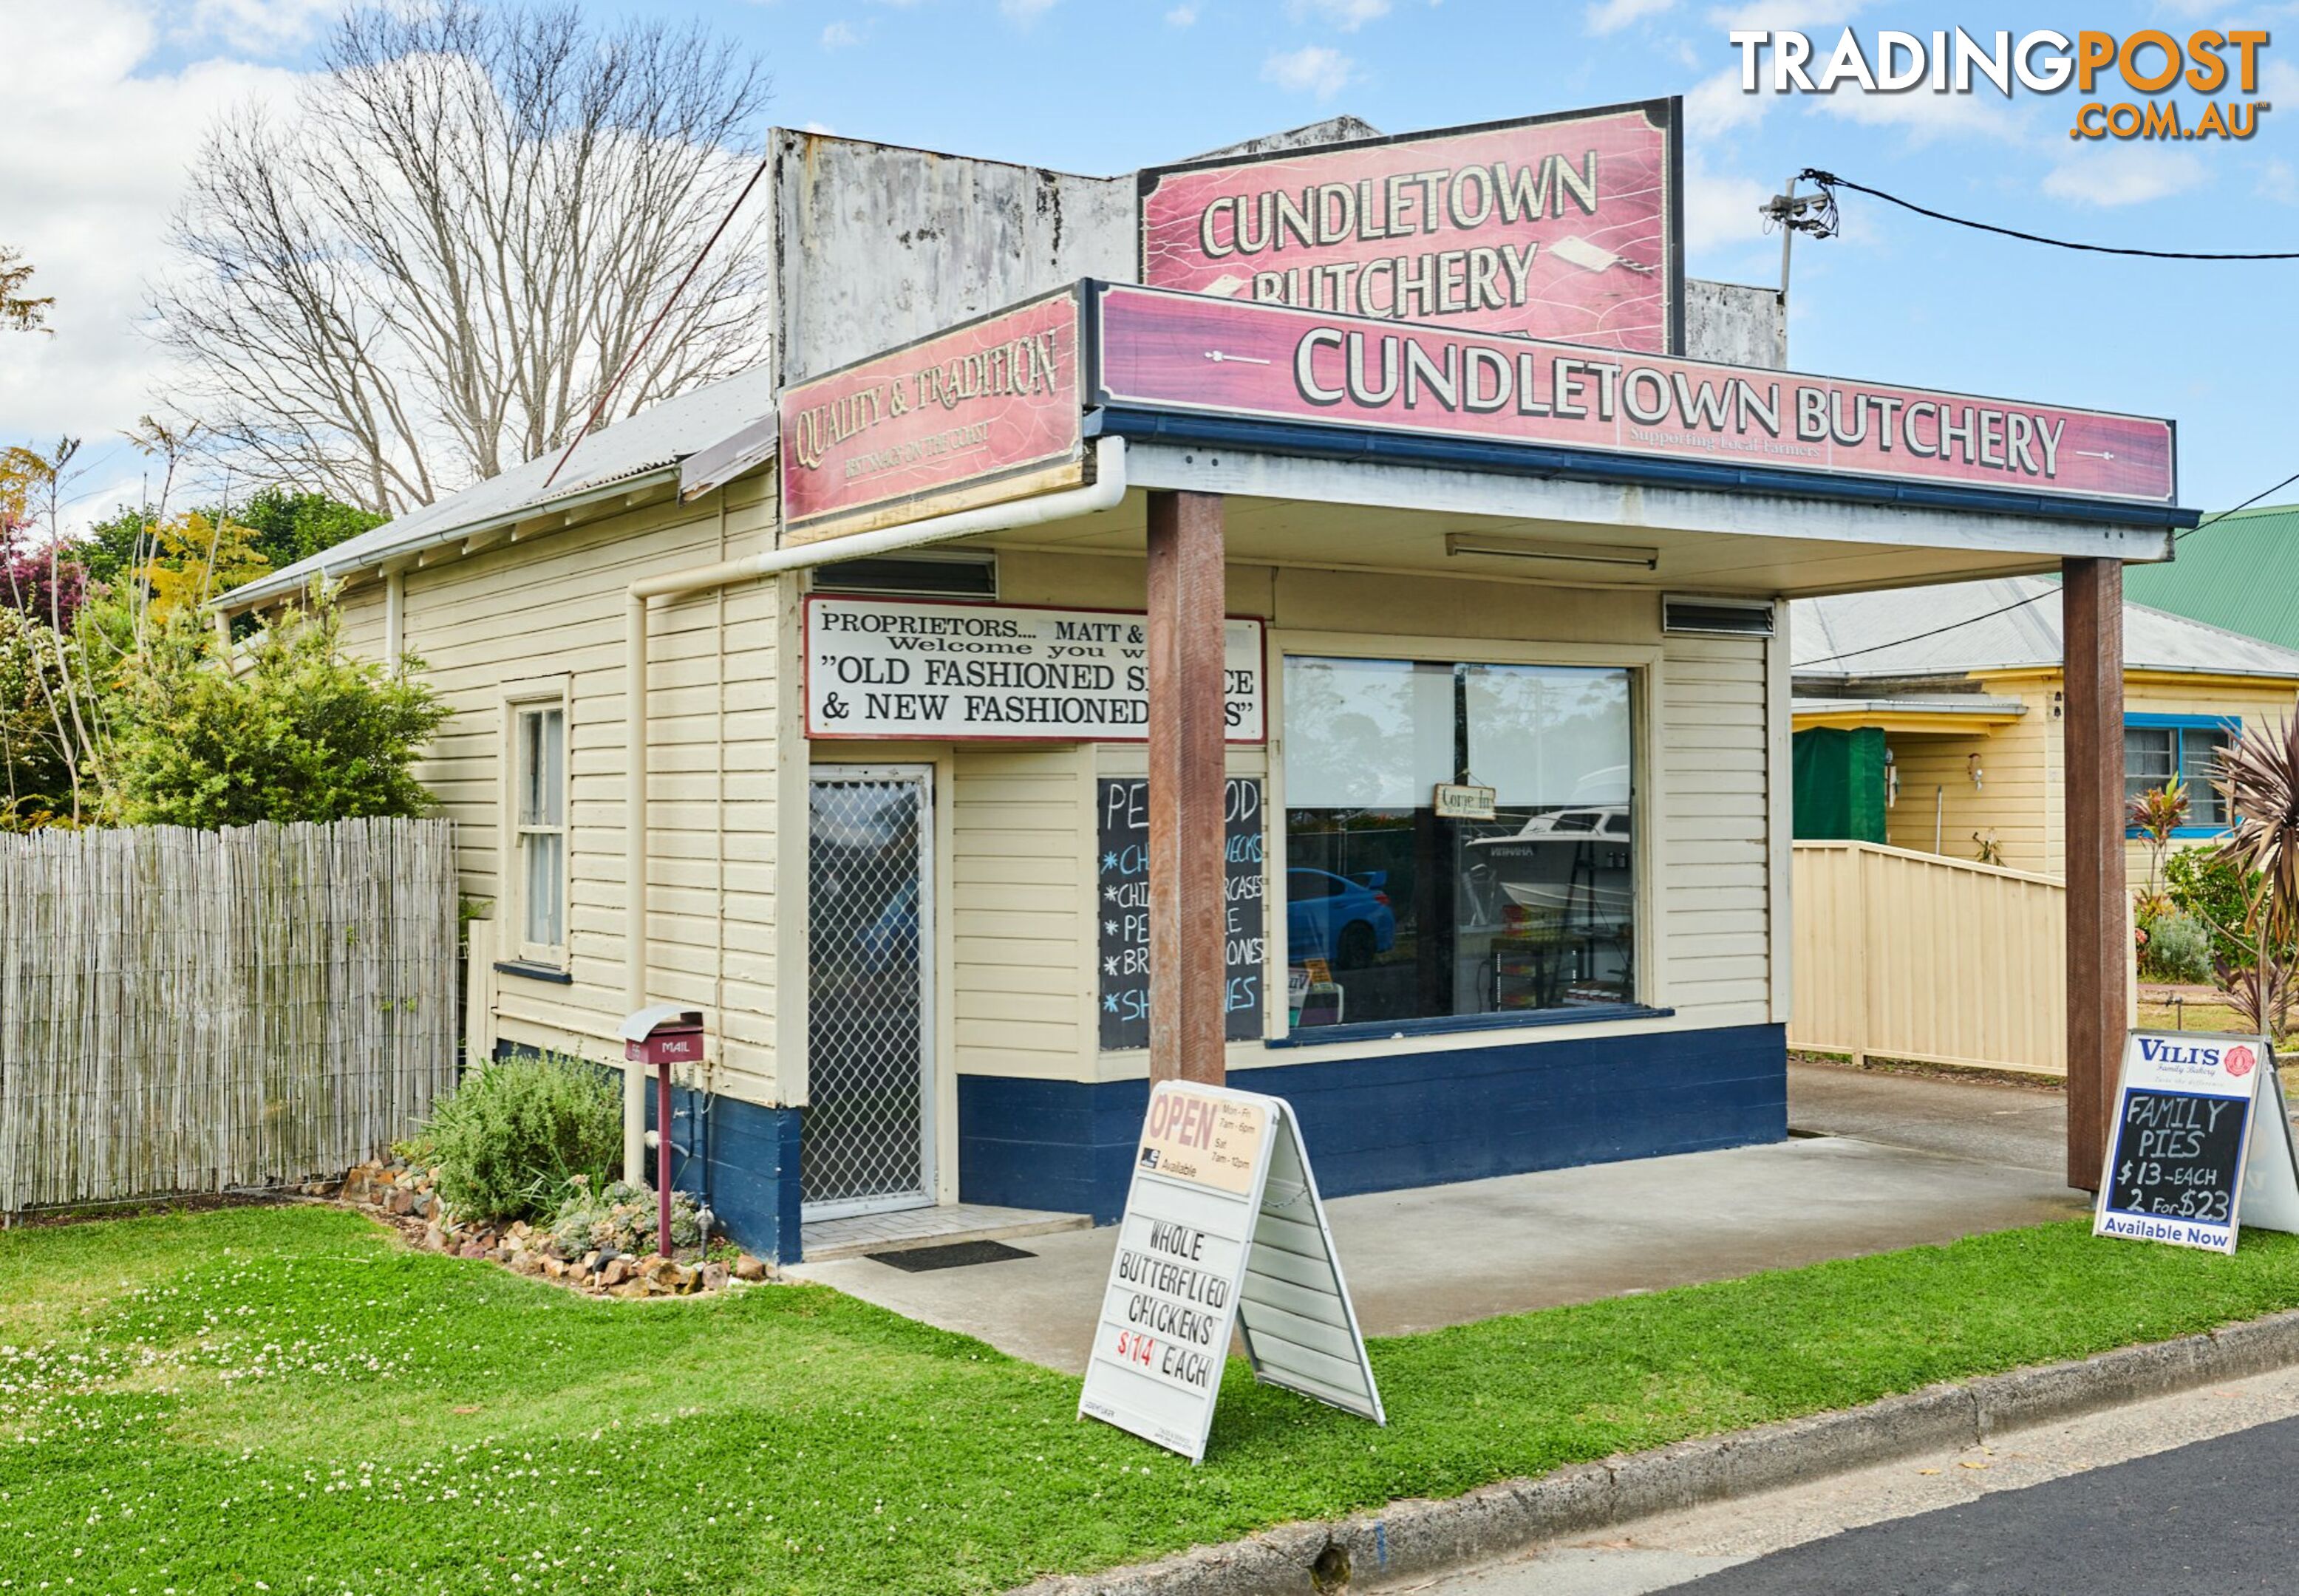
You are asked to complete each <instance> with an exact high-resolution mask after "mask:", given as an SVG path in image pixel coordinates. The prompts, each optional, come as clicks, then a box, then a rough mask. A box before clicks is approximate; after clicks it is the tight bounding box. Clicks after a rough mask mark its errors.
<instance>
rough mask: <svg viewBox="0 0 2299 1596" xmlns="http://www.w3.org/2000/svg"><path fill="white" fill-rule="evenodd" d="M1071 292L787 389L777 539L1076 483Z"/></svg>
mask: <svg viewBox="0 0 2299 1596" xmlns="http://www.w3.org/2000/svg"><path fill="white" fill-rule="evenodd" d="M1078 335H1079V318H1078V296H1077V292H1076V290H1075V288H1066V289H1064V290H1062V291H1061V292H1060V293H1058V294H1050V295H1048V296H1046V297H1045V298H1043V299H1039V300H1033V301H1031V302H1028V303H1025V304H1020V305H1016V306H1013V307H1011V308H1009V309H1008V310H1000V311H997V312H995V313H993V314H992V315H989V316H984V317H982V318H978V319H976V320H974V321H969V322H967V323H964V324H962V325H961V326H959V327H951V328H950V329H948V330H947V331H944V332H941V333H936V334H934V335H933V336H932V337H929V338H924V339H921V340H919V341H918V342H917V343H908V344H904V345H903V346H902V347H901V348H900V349H895V350H891V351H887V352H886V353H884V354H878V355H873V356H871V357H870V358H869V359H868V360H863V361H860V362H859V363H857V364H855V365H852V366H848V367H844V368H841V369H840V370H837V371H834V372H830V373H828V374H826V375H825V376H818V377H816V378H814V379H812V380H811V381H809V382H805V383H801V384H799V385H796V386H794V387H793V388H791V389H790V390H789V391H788V392H786V393H784V395H783V401H782V442H781V447H782V460H781V465H780V467H779V472H778V475H779V476H780V478H781V484H782V512H783V541H784V542H785V543H809V542H817V541H818V540H820V539H823V538H829V537H838V536H842V535H843V534H846V533H855V532H865V531H868V530H869V529H871V528H873V527H876V526H884V525H892V524H894V523H896V522H901V521H913V520H921V519H924V518H925V517H928V516H936V515H943V514H947V513H949V512H950V511H952V510H959V509H970V508H972V507H973V506H975V505H978V504H992V503H996V502H998V501H1000V500H1006V499H1017V498H1021V497H1023V496H1024V495H1025V494H1031V493H1039V492H1047V491H1049V490H1051V489H1055V488H1064V487H1075V486H1076V485H1078V484H1080V483H1081V482H1083V480H1084V475H1085V452H1084V440H1083V433H1082V430H1081V429H1082V426H1083V422H1082V416H1083V405H1082V404H1081V402H1080V395H1081V392H1082V389H1081V379H1082V368H1081V364H1080V360H1081V352H1082V351H1081V350H1080V348H1079V336H1078Z"/></svg>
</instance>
